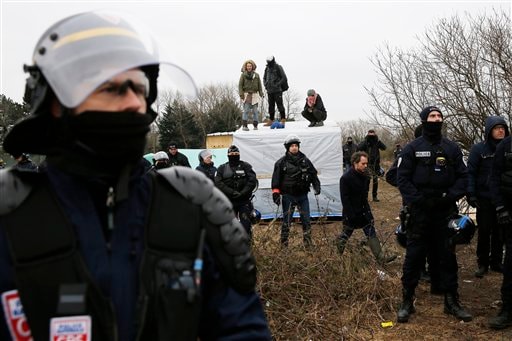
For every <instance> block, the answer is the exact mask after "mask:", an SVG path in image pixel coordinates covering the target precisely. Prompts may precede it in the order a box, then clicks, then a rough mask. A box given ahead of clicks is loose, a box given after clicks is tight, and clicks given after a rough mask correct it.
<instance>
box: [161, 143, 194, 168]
mask: <svg viewBox="0 0 512 341" xmlns="http://www.w3.org/2000/svg"><path fill="white" fill-rule="evenodd" d="M167 155H169V165H170V166H171V167H172V166H183V167H188V168H191V166H190V163H189V162H188V157H187V156H186V155H185V154H183V153H180V152H179V151H178V144H177V143H176V142H170V143H169V148H168V152H167Z"/></svg>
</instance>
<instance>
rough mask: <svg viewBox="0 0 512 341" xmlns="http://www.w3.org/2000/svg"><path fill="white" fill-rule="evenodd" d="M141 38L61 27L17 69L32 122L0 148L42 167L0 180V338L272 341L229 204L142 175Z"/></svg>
mask: <svg viewBox="0 0 512 341" xmlns="http://www.w3.org/2000/svg"><path fill="white" fill-rule="evenodd" d="M139 27H140V26H139V25H137V26H134V25H133V24H132V22H131V21H127V20H126V19H125V18H123V17H120V16H118V15H117V14H116V13H112V12H87V13H81V14H77V15H74V16H71V17H68V18H65V19H63V20H61V21H59V22H57V23H56V24H54V25H53V26H51V27H50V28H49V29H48V30H47V31H46V32H45V33H44V34H43V35H42V37H41V38H40V40H39V41H38V43H37V45H36V48H35V50H34V55H33V61H34V65H32V66H25V70H26V71H27V72H28V73H29V78H28V80H27V86H26V89H27V91H28V92H27V93H26V97H25V98H29V100H30V106H31V114H30V115H29V116H28V117H27V118H26V119H25V120H23V121H21V122H19V123H17V124H16V125H15V126H14V127H13V128H12V129H11V130H10V132H9V133H8V134H7V136H6V137H5V140H4V145H3V146H4V149H5V151H6V152H8V153H11V154H15V153H19V152H21V151H23V152H29V153H34V154H42V155H46V156H47V158H46V160H47V168H46V171H45V172H44V173H35V172H21V171H19V170H16V169H13V168H11V169H6V170H1V171H0V188H1V189H2V200H1V201H0V293H1V294H2V305H3V309H1V310H0V315H1V316H0V340H10V339H14V340H15V339H20V337H21V336H23V337H24V339H25V338H27V337H29V336H31V337H32V338H33V339H34V340H48V339H52V340H53V339H59V338H60V337H64V336H66V337H68V336H70V335H71V336H72V337H74V338H76V339H78V338H80V339H85V338H86V337H87V339H93V340H109V341H110V340H198V339H200V340H270V339H271V335H270V331H269V328H268V323H267V321H266V318H265V315H264V312H263V308H262V305H261V303H260V299H259V297H258V295H257V293H256V292H255V281H256V266H255V261H254V258H253V256H252V254H251V251H250V245H249V239H248V236H247V233H246V232H245V230H244V229H243V227H242V226H241V225H240V223H239V222H238V221H237V220H236V219H235V216H234V214H233V209H232V205H231V203H230V202H229V200H228V199H227V198H226V197H225V196H224V195H223V194H222V193H220V191H219V190H218V189H216V188H215V187H214V185H213V183H212V182H211V181H209V180H207V178H206V177H205V176H204V175H202V174H201V173H199V172H196V171H195V170H191V169H188V168H186V167H172V168H166V169H162V170H158V171H155V172H147V171H146V169H145V167H144V161H143V159H142V155H143V152H144V147H145V140H146V134H147V133H148V132H149V130H150V124H151V123H152V122H153V121H154V119H155V118H156V113H155V112H154V111H153V110H152V109H151V104H152V103H153V102H154V101H155V99H156V97H157V79H158V74H159V72H161V71H162V66H163V62H164V61H162V60H160V59H159V57H158V52H157V49H156V46H155V45H154V44H152V40H151V39H148V38H149V37H148V36H146V35H144V34H143V31H140V30H139V29H138V28H139ZM171 65H173V64H171ZM173 71H174V72H179V73H180V74H179V75H176V77H178V76H181V77H179V78H178V79H180V80H181V81H180V83H177V84H176V85H177V86H179V87H180V88H183V89H185V88H187V87H188V88H189V89H192V90H194V89H195V85H194V83H193V80H192V79H191V78H190V76H189V75H188V73H186V71H184V70H183V69H181V68H179V67H177V66H175V65H173ZM112 155H116V158H115V161H116V162H112ZM70 333H71V334H70Z"/></svg>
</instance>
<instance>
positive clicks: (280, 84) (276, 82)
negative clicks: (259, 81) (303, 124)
mask: <svg viewBox="0 0 512 341" xmlns="http://www.w3.org/2000/svg"><path fill="white" fill-rule="evenodd" d="M263 84H264V85H265V89H266V90H267V95H268V96H267V97H268V114H269V116H270V121H268V122H267V123H266V124H265V126H270V125H272V122H273V121H274V119H275V115H276V104H277V109H278V110H279V116H280V117H281V120H286V113H285V110H284V105H283V92H284V91H286V90H288V78H287V77H286V74H285V73H284V70H283V67H282V66H281V65H279V64H277V63H276V59H275V57H274V56H270V57H267V66H266V67H265V73H264V74H263Z"/></svg>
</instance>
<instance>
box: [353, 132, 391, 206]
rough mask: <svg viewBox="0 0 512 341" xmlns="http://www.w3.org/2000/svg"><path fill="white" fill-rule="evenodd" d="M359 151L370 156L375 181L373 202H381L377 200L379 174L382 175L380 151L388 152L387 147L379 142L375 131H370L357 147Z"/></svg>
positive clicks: (371, 174)
mask: <svg viewBox="0 0 512 341" xmlns="http://www.w3.org/2000/svg"><path fill="white" fill-rule="evenodd" d="M357 150H358V151H363V152H366V153H367V154H368V169H369V171H370V176H371V178H372V181H373V185H372V186H373V187H372V197H373V201H380V200H379V199H378V198H377V191H378V189H379V173H380V151H381V150H386V145H385V144H384V143H382V141H381V140H379V137H378V136H377V134H376V133H375V130H373V129H370V130H368V134H367V135H366V137H365V139H364V141H363V142H361V143H360V144H359V146H357Z"/></svg>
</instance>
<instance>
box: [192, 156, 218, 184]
mask: <svg viewBox="0 0 512 341" xmlns="http://www.w3.org/2000/svg"><path fill="white" fill-rule="evenodd" d="M212 157H213V154H212V152H211V151H210V150H208V149H205V150H202V151H201V152H200V153H199V155H198V159H199V166H197V167H196V170H198V171H200V172H201V173H203V174H204V175H206V176H207V177H208V179H210V180H212V181H213V182H215V173H216V172H217V167H215V165H214V163H213V161H212Z"/></svg>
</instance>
